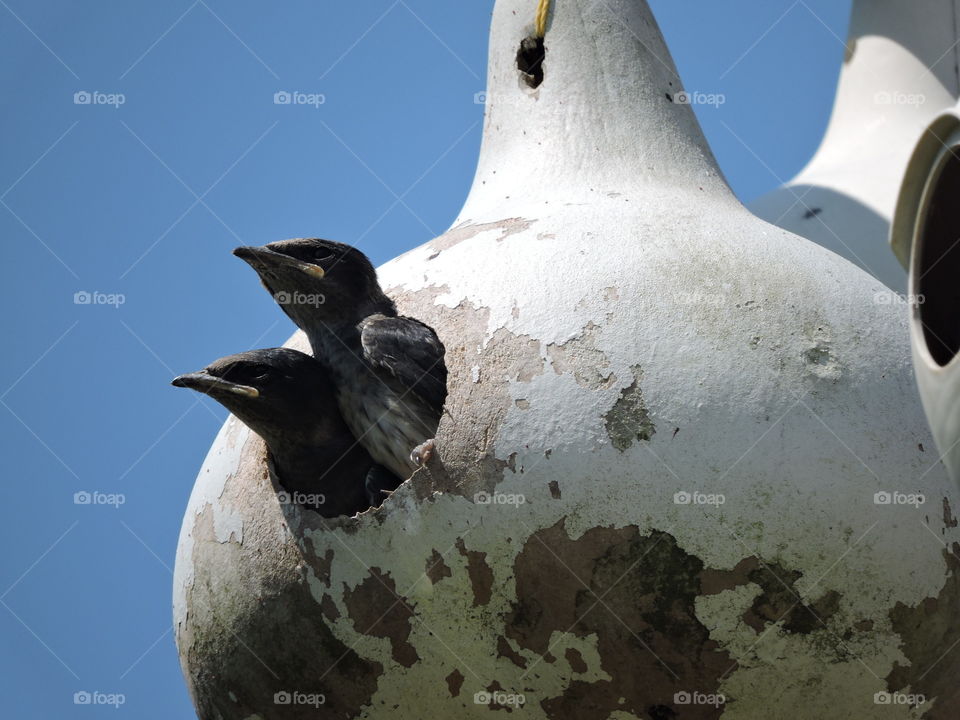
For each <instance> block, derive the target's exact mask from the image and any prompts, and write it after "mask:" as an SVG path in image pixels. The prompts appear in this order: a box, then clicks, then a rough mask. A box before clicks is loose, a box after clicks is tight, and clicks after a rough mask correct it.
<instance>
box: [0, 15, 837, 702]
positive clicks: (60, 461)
mask: <svg viewBox="0 0 960 720" xmlns="http://www.w3.org/2000/svg"><path fill="white" fill-rule="evenodd" d="M534 5H535V3H534V2H533V0H531V17H532V15H533V8H534ZM651 5H652V6H653V9H654V12H655V14H656V16H657V19H658V21H659V22H660V24H661V27H662V29H663V31H664V34H665V35H666V38H667V41H668V44H669V45H670V48H671V51H672V52H673V55H674V58H675V60H676V63H677V65H678V68H679V70H680V74H681V77H682V78H683V79H684V83H685V86H686V87H687V89H689V90H696V91H701V92H712V93H723V94H724V95H725V98H726V102H725V104H723V105H722V106H720V107H718V108H715V107H711V106H698V107H697V108H696V110H697V113H698V116H699V118H700V121H701V123H702V124H703V126H704V130H705V132H706V135H707V138H708V139H709V141H710V143H711V145H712V146H713V149H714V152H715V153H716V155H717V157H718V159H719V162H720V165H721V167H722V169H723V171H724V172H725V173H726V176H727V178H728V180H729V181H730V183H731V184H732V186H733V188H734V190H735V191H736V192H737V194H738V195H739V196H740V198H741V199H744V200H750V199H752V198H754V197H756V196H757V195H759V194H761V193H763V192H765V191H767V190H769V189H772V188H773V187H775V186H777V185H778V184H779V183H780V181H782V180H786V179H788V178H790V177H791V176H792V175H793V174H794V173H795V172H796V171H797V170H799V169H800V168H801V167H802V166H803V164H804V163H805V162H806V160H807V159H808V158H809V157H810V155H811V154H812V153H813V151H814V150H815V148H816V146H817V145H818V143H819V140H820V137H821V135H822V133H823V131H824V129H825V127H826V123H827V119H828V115H829V111H830V106H831V104H832V98H833V93H834V90H835V87H836V81H837V76H838V72H839V66H840V61H841V58H842V54H843V45H842V40H841V38H843V37H845V34H846V27H847V23H848V15H849V10H850V3H849V2H840V3H837V2H832V1H831V0H806V2H803V1H801V2H795V1H794V0H731V2H725V3H707V2H702V1H701V2H692V1H691V0H652V2H651ZM492 7H493V2H492V0H482V1H481V0H471V1H470V2H439V1H437V0H432V1H428V0H397V1H396V2H395V1H394V0H359V1H358V2H332V1H331V0H325V1H323V2H317V1H316V0H314V1H312V2H306V1H305V0H288V1H287V2H283V3H274V4H270V5H268V4H265V3H259V2H258V3H254V2H250V1H249V0H241V1H236V0H235V1H234V2H227V1H226V0H197V1H196V2H193V3H192V4H191V0H175V1H173V2H164V3H156V2H144V1H143V0H124V1H123V2H121V1H120V0H98V1H97V2H89V3H75V2H66V1H65V0H41V1H39V2H38V1H36V0H34V1H28V0H0V103H2V104H3V113H2V115H0V137H2V138H3V142H2V143H0V237H2V239H3V255H4V261H3V268H4V278H3V284H2V288H0V293H2V300H3V310H4V312H3V314H2V323H3V336H4V337H6V338H7V340H6V342H5V343H4V344H3V350H4V352H3V355H2V361H0V405H2V406H0V438H2V440H0V442H2V443H3V449H4V452H3V457H4V458H5V459H7V460H9V461H10V462H11V466H8V467H7V468H6V470H5V471H4V472H3V475H4V476H5V481H4V482H3V483H2V485H0V508H2V510H0V513H2V522H0V542H2V544H3V546H4V547H6V548H7V550H6V551H5V552H4V553H3V557H2V561H0V647H2V648H3V652H2V655H0V688H2V690H3V694H2V697H3V701H4V709H5V715H6V716H8V717H17V718H50V717H57V718H61V717H74V716H76V717H84V718H86V717H109V718H121V717H135V718H140V719H144V720H148V719H150V718H163V719H164V720H168V719H169V718H188V717H192V716H193V714H192V707H191V704H190V701H189V698H188V696H187V692H186V689H185V685H184V683H183V680H182V678H181V674H180V668H179V663H178V660H177V655H176V649H175V647H174V643H173V638H172V634H171V632H170V626H171V608H170V606H171V568H172V567H173V562H174V553H175V548H176V543H177V536H178V533H179V529H180V523H181V519H182V517H183V511H184V508H185V507H186V503H187V498H188V496H189V493H190V489H191V487H192V484H193V480H194V477H195V475H196V472H197V470H198V468H199V467H200V463H201V462H202V460H203V457H204V455H205V453H206V451H207V448H208V447H209V445H210V442H211V440H212V439H213V437H214V435H215V433H216V431H217V429H218V427H219V425H220V424H221V423H222V421H223V420H224V418H225V417H226V412H225V411H224V410H223V409H222V408H221V407H220V406H218V405H216V404H215V403H213V402H211V401H206V400H205V399H202V398H201V397H200V396H197V395H194V394H192V393H188V392H185V391H183V390H176V389H174V388H171V387H169V382H170V379H171V378H172V377H173V376H174V374H176V373H179V372H185V371H189V370H195V369H198V368H200V367H202V366H203V365H205V364H207V363H208V362H209V361H211V360H213V359H215V358H217V357H219V356H221V355H225V354H228V353H231V352H237V351H240V350H245V349H248V348H250V347H254V346H260V347H265V346H271V345H277V344H281V343H282V342H283V341H284V340H285V339H286V338H287V336H288V335H289V334H290V332H291V330H292V327H291V325H290V324H289V322H288V321H287V320H286V318H285V317H284V316H283V315H282V314H281V313H280V312H279V311H278V310H277V309H276V308H275V307H274V306H273V304H272V303H271V302H270V301H269V298H268V297H267V296H266V294H265V293H264V292H263V291H262V290H261V288H260V287H259V285H258V283H257V282H256V280H255V279H254V277H253V276H252V273H251V272H250V270H249V269H248V268H247V267H246V266H245V265H244V264H243V263H242V262H240V261H239V260H237V259H235V258H233V257H231V256H230V250H231V249H232V248H233V247H235V246H237V245H240V244H261V243H264V242H269V241H271V240H277V239H282V238H286V237H296V236H305V235H307V236H309V235H321V236H324V237H330V238H334V239H338V240H341V241H344V242H349V243H352V244H357V245H359V247H360V248H361V249H363V250H364V251H365V252H366V253H367V254H368V255H370V256H371V258H372V259H373V260H374V262H375V263H377V264H379V263H382V262H385V261H386V260H389V259H390V258H392V257H394V256H395V255H398V254H399V253H401V252H403V251H405V250H408V249H410V248H412V247H415V246H417V245H419V244H421V243H423V242H425V241H426V240H428V239H430V238H432V237H433V236H435V235H437V234H440V233H441V232H442V231H443V230H444V229H446V228H447V227H448V226H449V224H450V223H451V221H452V220H453V219H454V217H455V216H456V215H457V213H458V211H459V209H460V206H461V204H462V202H463V200H464V198H465V197H466V193H467V190H468V189H469V185H470V181H471V179H472V176H473V170H474V163H475V160H476V156H477V150H478V147H479V142H480V129H481V124H482V112H483V108H482V106H480V105H477V104H475V103H474V95H475V93H477V92H478V91H480V90H482V89H483V87H484V79H485V74H486V51H487V50H486V38H487V32H488V25H489V18H490V12H491V9H492ZM95 91H96V92H97V93H100V94H98V95H93V93H94V92H95ZM279 91H288V92H292V91H299V92H302V93H306V94H322V95H323V96H324V99H325V102H324V103H323V104H322V105H321V104H319V103H317V104H315V105H309V104H307V105H292V104H291V105H276V104H274V102H273V96H274V93H276V92H279ZM82 92H86V93H90V95H89V96H85V95H80V96H77V98H78V100H83V99H86V98H87V97H89V99H90V102H89V103H87V104H82V103H81V104H78V103H75V102H74V98H75V93H82ZM119 95H122V100H123V102H122V104H120V100H121V98H120V97H119ZM738 138H740V139H738ZM741 139H742V141H743V142H741ZM745 143H746V144H747V145H749V148H748V147H746V146H745ZM84 292H86V293H90V295H86V296H84V295H80V296H78V297H79V299H80V300H83V299H90V300H91V302H90V303H89V304H77V303H75V295H76V294H77V293H84ZM94 292H96V293H99V295H96V296H94V295H92V293H94ZM121 296H122V298H121ZM121 299H122V301H123V302H122V304H121V303H120V300H121ZM83 492H87V493H94V492H99V493H101V495H98V496H96V501H97V502H94V503H91V504H76V503H75V494H76V493H83ZM119 495H122V496H123V497H122V500H123V502H122V504H121V503H120V502H119V501H120V500H121V498H120V497H119ZM111 496H114V497H111ZM80 497H81V499H82V498H83V497H84V496H80ZM111 502H112V504H110V503H111ZM102 503H107V504H102ZM84 691H87V692H94V691H99V692H102V693H114V694H122V695H123V697H124V703H123V705H121V706H120V707H119V708H116V709H115V708H113V707H103V706H100V707H87V706H78V705H75V704H74V694H75V693H77V692H84Z"/></svg>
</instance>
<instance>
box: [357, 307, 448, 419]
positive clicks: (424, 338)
mask: <svg viewBox="0 0 960 720" xmlns="http://www.w3.org/2000/svg"><path fill="white" fill-rule="evenodd" d="M360 343H361V345H362V346H363V354H364V358H365V359H366V360H367V362H369V363H370V365H372V366H373V367H374V368H375V369H377V370H383V371H386V372H387V373H388V374H389V375H390V376H392V377H394V378H395V379H396V380H397V381H398V382H399V383H400V384H401V385H402V386H403V388H404V390H407V391H409V392H410V393H412V394H414V395H416V396H417V397H418V398H420V399H421V400H422V401H423V402H425V403H426V404H427V405H428V406H429V407H430V409H431V410H433V411H434V413H435V414H436V417H437V418H438V419H439V417H440V413H441V412H443V403H444V401H445V400H446V399H447V366H446V363H444V361H443V355H444V352H445V350H444V347H443V343H442V342H440V338H438V337H437V334H436V333H435V332H434V331H433V328H431V327H430V326H429V325H425V324H424V323H422V322H420V321H419V320H415V319H413V318H409V317H387V316H385V315H371V316H370V317H368V318H365V319H364V320H363V321H362V322H361V323H360Z"/></svg>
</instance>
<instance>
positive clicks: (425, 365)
mask: <svg viewBox="0 0 960 720" xmlns="http://www.w3.org/2000/svg"><path fill="white" fill-rule="evenodd" d="M233 253H234V255H236V256H237V257H239V258H241V259H243V260H244V261H246V262H247V263H249V264H250V266H251V267H253V269H254V270H256V271H257V274H258V275H259V276H260V279H261V281H262V282H263V284H264V285H265V286H266V288H267V290H268V291H269V292H270V294H271V295H273V297H274V299H275V300H276V301H277V303H278V304H279V305H280V307H281V308H282V309H283V311H284V312H285V313H286V314H287V315H288V316H289V317H290V319H291V320H293V322H294V323H296V325H297V326H298V327H299V328H300V329H301V330H303V331H304V332H305V333H306V334H307V337H308V338H309V340H310V346H311V348H312V349H313V354H314V357H316V358H317V359H318V360H319V361H320V362H321V363H323V365H324V368H325V369H326V370H327V372H328V373H329V375H330V378H331V380H332V381H333V384H334V387H335V391H336V395H337V401H338V403H339V406H340V411H341V413H342V414H343V418H344V420H345V421H346V423H347V425H348V426H349V428H350V430H351V431H352V432H353V434H354V435H355V436H356V438H357V440H359V441H360V443H362V444H363V446H364V447H365V448H366V449H367V451H368V452H369V453H370V455H371V456H372V457H373V459H374V460H375V461H377V462H378V463H380V464H381V465H383V466H384V467H386V468H389V469H390V470H391V471H392V472H393V473H394V474H396V475H398V476H399V477H401V478H407V477H409V476H410V475H411V473H412V472H413V471H414V470H416V469H417V467H419V465H421V464H423V463H425V462H427V461H428V460H429V458H430V456H431V455H432V453H433V450H434V447H433V438H434V436H435V435H436V432H437V425H438V424H439V422H440V415H441V413H442V412H443V404H444V401H445V400H446V396H447V367H446V364H445V363H444V347H443V343H441V342H440V339H439V338H438V337H437V334H436V333H435V332H434V331H433V329H432V328H430V327H429V326H428V325H425V324H424V323H422V322H420V321H419V320H416V319H414V318H410V317H403V316H399V315H398V314H397V309H396V306H395V305H394V303H393V301H392V300H390V298H388V297H387V296H386V295H385V294H384V292H383V290H382V289H381V288H380V285H379V283H378V282H377V273H376V270H375V269H374V267H373V265H372V264H371V262H370V260H369V259H368V258H367V256H366V255H364V254H363V253H362V252H360V251H359V250H357V249H356V248H354V247H351V246H349V245H344V244H343V243H338V242H333V241H332V240H320V239H297V240H283V241H280V242H274V243H270V244H268V245H264V246H263V247H240V248H237V249H236V250H234V251H233Z"/></svg>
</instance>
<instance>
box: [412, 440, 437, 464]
mask: <svg viewBox="0 0 960 720" xmlns="http://www.w3.org/2000/svg"><path fill="white" fill-rule="evenodd" d="M436 451H437V443H436V442H435V441H434V440H433V439H432V438H431V439H430V440H427V441H426V442H423V443H420V444H419V445H417V446H416V447H415V448H414V449H413V451H412V452H411V453H410V460H411V461H412V462H413V464H414V465H416V466H417V467H423V466H424V465H426V464H427V463H428V462H430V461H431V460H433V456H434V454H436Z"/></svg>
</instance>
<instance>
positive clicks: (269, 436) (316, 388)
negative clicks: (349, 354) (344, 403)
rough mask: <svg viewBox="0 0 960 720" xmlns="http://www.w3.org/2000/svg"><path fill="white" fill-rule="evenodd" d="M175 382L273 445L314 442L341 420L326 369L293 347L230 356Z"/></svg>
mask: <svg viewBox="0 0 960 720" xmlns="http://www.w3.org/2000/svg"><path fill="white" fill-rule="evenodd" d="M172 384H173V385H174V386H176V387H185V388H190V389H191V390H196V391H197V392H201V393H204V394H206V395H209V396H210V397H212V398H213V399H214V400H216V401H217V402H219V403H220V404H221V405H223V406H224V407H226V408H227V409H228V410H229V411H230V412H231V413H233V414H234V415H236V416H237V417H238V418H240V420H242V421H243V423H244V424H245V425H247V427H249V428H250V429H251V430H253V431H254V432H255V433H257V434H258V435H260V436H261V437H262V438H263V439H264V440H266V441H267V445H268V446H270V447H273V444H272V443H273V442H276V441H284V442H304V443H309V442H313V441H315V438H314V437H313V436H314V435H316V434H317V433H318V432H322V431H323V429H324V428H323V424H324V423H326V424H329V423H330V422H334V420H331V418H333V419H336V421H337V422H340V421H339V414H338V411H337V406H336V401H335V400H334V398H333V389H332V386H331V385H330V383H329V381H328V380H327V377H326V375H325V373H324V370H323V367H322V366H321V365H320V363H318V362H317V361H316V360H315V359H314V358H312V357H311V356H309V355H306V354H304V353H301V352H298V351H296V350H290V349H288V348H270V349H267V350H252V351H249V352H244V353H239V354H237V355H228V356H227V357H223V358H220V359H219V360H217V361H215V362H213V363H211V364H210V365H208V366H207V367H206V368H204V369H203V370H201V371H199V372H194V373H188V374H186V375H180V376H179V377H176V378H174V380H173V383H172Z"/></svg>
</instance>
